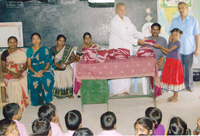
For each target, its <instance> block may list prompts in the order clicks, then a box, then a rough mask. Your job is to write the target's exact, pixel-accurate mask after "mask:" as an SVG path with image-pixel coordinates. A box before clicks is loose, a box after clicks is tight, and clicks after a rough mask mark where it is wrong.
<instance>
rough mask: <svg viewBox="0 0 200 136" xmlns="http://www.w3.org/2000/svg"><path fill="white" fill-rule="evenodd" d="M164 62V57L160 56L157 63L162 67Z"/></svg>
mask: <svg viewBox="0 0 200 136" xmlns="http://www.w3.org/2000/svg"><path fill="white" fill-rule="evenodd" d="M163 62H164V58H163V57H160V58H159V59H158V60H157V65H158V67H161V66H162V64H163Z"/></svg>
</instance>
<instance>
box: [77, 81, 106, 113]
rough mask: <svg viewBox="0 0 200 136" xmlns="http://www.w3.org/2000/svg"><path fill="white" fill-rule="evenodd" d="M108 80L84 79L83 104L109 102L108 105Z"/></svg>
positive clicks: (82, 88)
mask: <svg viewBox="0 0 200 136" xmlns="http://www.w3.org/2000/svg"><path fill="white" fill-rule="evenodd" d="M108 96H109V89H108V80H107V79H103V80H82V86H81V106H82V109H83V105H84V104H98V103H107V106H108Z"/></svg>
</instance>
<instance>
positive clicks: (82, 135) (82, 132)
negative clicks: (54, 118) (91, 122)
mask: <svg viewBox="0 0 200 136" xmlns="http://www.w3.org/2000/svg"><path fill="white" fill-rule="evenodd" d="M73 136H93V132H92V131H91V130H90V129H89V128H79V129H77V130H76V131H75V132H74V134H73Z"/></svg>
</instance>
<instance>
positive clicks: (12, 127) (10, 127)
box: [0, 119, 19, 136]
mask: <svg viewBox="0 0 200 136" xmlns="http://www.w3.org/2000/svg"><path fill="white" fill-rule="evenodd" d="M0 136H19V131H18V129H17V125H16V123H15V122H14V121H13V120H8V119H2V120H0Z"/></svg>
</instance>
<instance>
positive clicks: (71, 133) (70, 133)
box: [63, 130, 75, 136]
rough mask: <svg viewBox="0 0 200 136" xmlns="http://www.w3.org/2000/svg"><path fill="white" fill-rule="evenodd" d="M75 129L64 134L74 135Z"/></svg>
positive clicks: (65, 135)
mask: <svg viewBox="0 0 200 136" xmlns="http://www.w3.org/2000/svg"><path fill="white" fill-rule="evenodd" d="M74 132H75V131H72V130H68V132H67V133H65V134H64V135H63V136H73V134H74Z"/></svg>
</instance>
